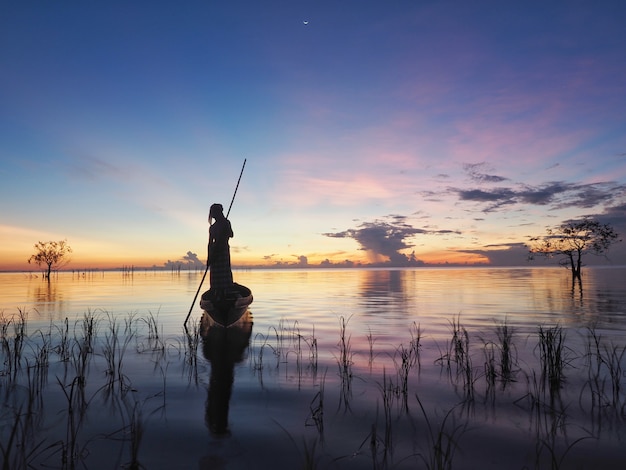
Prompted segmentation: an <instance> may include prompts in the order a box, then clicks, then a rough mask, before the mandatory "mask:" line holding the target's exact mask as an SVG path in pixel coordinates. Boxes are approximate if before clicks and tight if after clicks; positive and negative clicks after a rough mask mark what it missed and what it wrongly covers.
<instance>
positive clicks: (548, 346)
mask: <svg viewBox="0 0 626 470" xmlns="http://www.w3.org/2000/svg"><path fill="white" fill-rule="evenodd" d="M538 333H539V343H538V345H537V347H538V349H539V360H540V364H541V377H542V382H543V383H544V385H545V384H547V386H548V390H549V391H550V393H551V394H556V393H557V392H558V390H560V388H561V387H562V385H563V381H564V380H565V373H564V369H565V367H566V365H567V363H568V358H567V357H566V348H565V334H564V333H563V329H562V328H561V327H560V326H558V325H556V326H554V327H552V328H544V327H543V326H539V330H538Z"/></svg>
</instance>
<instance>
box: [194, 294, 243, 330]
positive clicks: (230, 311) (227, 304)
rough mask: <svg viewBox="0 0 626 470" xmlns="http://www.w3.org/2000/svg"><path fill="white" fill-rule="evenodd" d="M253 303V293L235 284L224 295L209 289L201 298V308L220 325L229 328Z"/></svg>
mask: <svg viewBox="0 0 626 470" xmlns="http://www.w3.org/2000/svg"><path fill="white" fill-rule="evenodd" d="M251 303H252V291H251V290H250V289H249V288H247V287H246V286H243V285H241V284H237V283H234V284H233V286H232V287H231V288H230V289H227V290H225V291H224V292H223V293H222V295H220V296H217V295H216V292H215V291H213V290H211V289H209V290H207V291H205V292H204V293H203V294H202V297H201V298H200V307H201V308H202V310H204V311H205V312H206V313H208V314H209V315H210V316H211V318H212V319H213V320H214V321H215V322H216V323H219V324H220V325H223V326H229V325H232V324H233V323H235V322H236V321H237V320H239V319H240V318H241V316H242V315H243V314H244V313H245V312H246V310H247V309H248V306H249V305H250V304H251Z"/></svg>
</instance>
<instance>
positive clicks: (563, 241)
mask: <svg viewBox="0 0 626 470" xmlns="http://www.w3.org/2000/svg"><path fill="white" fill-rule="evenodd" d="M618 238H619V235H618V233H617V232H616V231H615V230H614V229H613V227H612V226H611V225H610V224H601V223H600V222H598V221H597V220H594V219H591V218H584V219H582V220H570V221H567V222H564V223H562V224H561V225H559V226H557V227H553V228H548V229H547V234H546V235H544V236H541V237H534V238H531V239H530V241H531V243H532V244H531V246H530V251H529V259H530V260H532V259H534V257H535V256H543V257H546V258H554V257H557V256H558V257H560V259H559V264H561V265H562V266H565V267H566V268H569V269H570V270H571V271H572V281H573V280H575V279H578V280H579V281H580V279H581V268H582V266H583V264H582V258H583V256H584V255H586V254H588V253H590V254H593V255H598V256H599V255H604V254H605V253H606V252H607V251H608V249H609V248H610V246H611V245H612V244H613V243H617V242H619V241H621V240H618Z"/></svg>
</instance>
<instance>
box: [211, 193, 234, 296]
mask: <svg viewBox="0 0 626 470" xmlns="http://www.w3.org/2000/svg"><path fill="white" fill-rule="evenodd" d="M212 219H213V220H215V222H214V223H211V220H212ZM209 224H210V228H209V250H208V251H209V254H208V263H209V266H210V267H211V278H210V279H211V281H210V282H211V294H212V295H213V297H214V298H215V299H218V300H219V299H221V298H222V297H223V295H224V291H225V290H227V289H229V288H231V287H232V285H233V272H232V270H231V267H230V246H229V245H228V239H229V238H231V237H232V236H233V229H232V228H231V226H230V221H229V220H228V219H227V218H226V217H224V208H223V207H222V205H221V204H213V205H212V206H211V209H210V210H209Z"/></svg>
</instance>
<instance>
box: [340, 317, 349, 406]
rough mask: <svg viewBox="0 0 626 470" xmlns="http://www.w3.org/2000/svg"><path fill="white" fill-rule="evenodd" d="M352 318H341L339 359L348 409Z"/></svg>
mask: <svg viewBox="0 0 626 470" xmlns="http://www.w3.org/2000/svg"><path fill="white" fill-rule="evenodd" d="M349 321H350V317H349V318H348V319H347V320H346V318H345V317H343V316H342V317H340V318H339V343H338V347H339V357H338V358H337V365H338V366H339V377H340V378H341V397H342V402H343V404H344V405H345V407H346V408H348V406H349V402H350V398H351V393H352V364H353V361H352V349H351V345H350V336H349V335H348V334H347V332H346V330H347V324H348V322H349Z"/></svg>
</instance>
